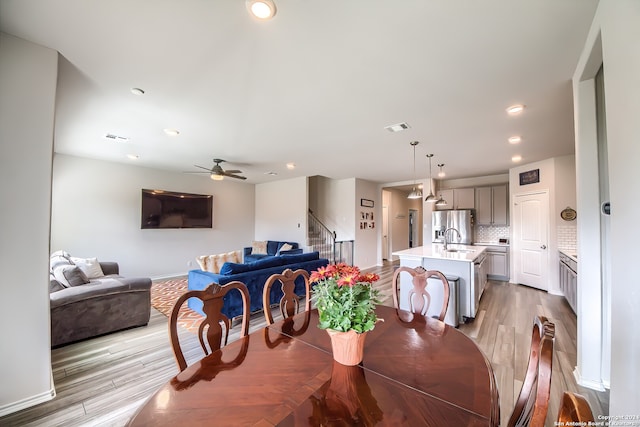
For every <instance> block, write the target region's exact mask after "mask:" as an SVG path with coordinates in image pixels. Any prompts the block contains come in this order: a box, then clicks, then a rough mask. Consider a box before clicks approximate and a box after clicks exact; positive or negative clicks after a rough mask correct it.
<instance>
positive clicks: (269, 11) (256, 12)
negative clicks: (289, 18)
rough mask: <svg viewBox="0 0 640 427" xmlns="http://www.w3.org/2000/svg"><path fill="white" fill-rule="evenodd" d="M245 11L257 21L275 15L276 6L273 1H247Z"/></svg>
mask: <svg viewBox="0 0 640 427" xmlns="http://www.w3.org/2000/svg"><path fill="white" fill-rule="evenodd" d="M246 4H247V9H249V12H251V14H252V15H253V16H255V17H256V18H258V19H263V20H267V19H271V18H273V17H274V16H275V15H276V11H277V10H276V5H275V3H274V2H273V0H247V2H246Z"/></svg>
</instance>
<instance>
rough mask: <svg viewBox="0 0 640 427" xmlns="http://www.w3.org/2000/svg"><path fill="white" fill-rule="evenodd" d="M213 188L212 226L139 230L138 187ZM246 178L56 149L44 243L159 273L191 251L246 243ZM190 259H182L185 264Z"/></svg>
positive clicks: (250, 189)
mask: <svg viewBox="0 0 640 427" xmlns="http://www.w3.org/2000/svg"><path fill="white" fill-rule="evenodd" d="M143 188H147V189H158V190H169V191H178V192H186V193H197V194H211V195H213V228H206V229H202V228H198V229H163V230H149V229H145V230H142V229H141V228H140V222H141V219H140V215H141V213H140V208H141V189H143ZM253 224H254V186H253V185H250V184H245V183H240V182H236V181H233V180H231V179H225V180H224V181H213V180H211V179H209V178H208V177H207V176H206V175H205V176H196V175H188V174H182V173H174V172H166V171H160V170H157V169H151V168H144V167H139V166H131V165H127V164H121V163H113V162H105V161H100V160H92V159H87V158H80V157H73V156H67V155H61V154H56V155H55V157H54V163H53V201H52V213H51V250H52V251H55V250H58V249H64V250H66V251H67V252H69V253H70V254H71V255H72V256H78V257H97V258H98V260H102V261H117V262H118V264H119V265H120V274H122V275H123V276H144V277H152V278H157V277H166V276H175V275H181V274H186V272H187V271H188V270H191V269H192V268H198V266H197V263H196V262H195V258H196V257H197V256H200V255H207V254H216V253H221V252H228V251H232V250H237V249H241V248H243V247H244V246H250V245H251V241H252V240H253V235H254V230H253ZM189 263H190V264H189Z"/></svg>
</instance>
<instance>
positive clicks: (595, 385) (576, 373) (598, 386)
mask: <svg viewBox="0 0 640 427" xmlns="http://www.w3.org/2000/svg"><path fill="white" fill-rule="evenodd" d="M573 377H574V378H575V379H576V383H578V385H581V386H583V387H587V388H590V389H592V390H597V391H605V387H604V384H603V383H602V381H591V380H585V379H584V378H582V375H580V370H579V369H578V367H577V366H576V367H575V369H574V370H573Z"/></svg>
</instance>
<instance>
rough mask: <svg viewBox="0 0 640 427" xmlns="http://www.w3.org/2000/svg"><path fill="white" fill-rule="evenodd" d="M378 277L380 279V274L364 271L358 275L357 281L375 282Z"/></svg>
mask: <svg viewBox="0 0 640 427" xmlns="http://www.w3.org/2000/svg"><path fill="white" fill-rule="evenodd" d="M379 279H380V276H378V275H377V274H375V273H366V274H363V275H361V276H360V277H358V282H367V283H373V282H377V281H378V280H379Z"/></svg>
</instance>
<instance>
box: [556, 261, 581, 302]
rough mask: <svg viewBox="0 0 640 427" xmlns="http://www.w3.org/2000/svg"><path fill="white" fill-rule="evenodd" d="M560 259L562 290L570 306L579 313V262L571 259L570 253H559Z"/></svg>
mask: <svg viewBox="0 0 640 427" xmlns="http://www.w3.org/2000/svg"><path fill="white" fill-rule="evenodd" d="M558 258H559V260H560V268H559V270H558V271H559V274H560V277H559V284H560V290H561V291H562V293H563V294H564V297H565V298H566V299H567V302H568V303H569V306H571V309H572V310H573V312H574V313H577V311H576V310H577V307H578V273H577V271H578V263H577V262H576V261H574V260H573V259H571V257H569V256H568V255H566V254H564V253H562V252H560V253H559V255H558Z"/></svg>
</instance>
